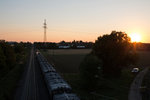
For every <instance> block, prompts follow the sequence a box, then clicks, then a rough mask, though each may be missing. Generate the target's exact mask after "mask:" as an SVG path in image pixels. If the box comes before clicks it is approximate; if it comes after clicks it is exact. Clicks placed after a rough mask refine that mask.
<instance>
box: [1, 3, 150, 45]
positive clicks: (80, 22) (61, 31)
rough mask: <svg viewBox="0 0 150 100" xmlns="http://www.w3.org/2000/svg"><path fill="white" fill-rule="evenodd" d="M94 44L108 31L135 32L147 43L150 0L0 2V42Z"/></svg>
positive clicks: (149, 22)
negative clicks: (79, 41) (85, 42)
mask: <svg viewBox="0 0 150 100" xmlns="http://www.w3.org/2000/svg"><path fill="white" fill-rule="evenodd" d="M44 19H46V20H47V27H48V29H47V41H48V42H50V41H51V42H59V41H61V40H65V41H72V40H83V41H93V42H94V41H95V40H96V39H97V37H98V36H100V35H103V34H109V33H111V31H112V30H116V31H123V32H126V33H127V34H131V33H138V34H140V36H141V42H146V43H148V42H149V43H150V38H149V37H150V0H1V2H0V39H5V40H7V41H31V42H33V41H43V35H44V33H43V22H44Z"/></svg>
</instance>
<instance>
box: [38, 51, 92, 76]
mask: <svg viewBox="0 0 150 100" xmlns="http://www.w3.org/2000/svg"><path fill="white" fill-rule="evenodd" d="M41 51H42V53H43V54H44V56H45V57H46V58H47V60H48V61H49V62H50V63H52V64H54V65H55V68H56V70H57V71H58V72H60V73H77V72H78V67H79V65H80V62H81V61H82V60H83V58H84V57H85V55H86V54H88V53H90V52H91V49H57V50H48V51H46V52H44V51H43V50H41Z"/></svg>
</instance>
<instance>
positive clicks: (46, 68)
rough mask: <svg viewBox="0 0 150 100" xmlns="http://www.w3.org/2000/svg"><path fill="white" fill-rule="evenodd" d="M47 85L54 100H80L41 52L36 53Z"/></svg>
mask: <svg viewBox="0 0 150 100" xmlns="http://www.w3.org/2000/svg"><path fill="white" fill-rule="evenodd" d="M36 57H37V60H38V62H39V65H40V68H41V70H42V74H43V76H44V80H45V83H46V85H47V88H48V91H49V94H50V97H51V98H52V100H80V99H79V98H78V97H77V96H76V94H74V93H72V88H71V87H70V85H69V84H68V83H67V82H66V81H65V80H64V79H63V78H62V77H61V76H60V75H59V74H58V73H57V72H56V70H55V69H54V67H53V66H52V65H51V64H49V63H48V61H47V60H46V59H45V58H44V56H43V55H42V54H41V53H40V52H38V51H37V52H36Z"/></svg>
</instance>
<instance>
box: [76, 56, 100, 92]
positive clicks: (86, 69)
mask: <svg viewBox="0 0 150 100" xmlns="http://www.w3.org/2000/svg"><path fill="white" fill-rule="evenodd" d="M101 67H102V61H100V60H99V59H98V58H97V57H96V56H94V55H91V54H89V55H87V56H86V57H85V58H84V60H83V61H82V62H81V64H80V68H79V69H80V77H81V80H82V86H83V87H84V88H86V89H88V90H91V89H92V90H93V89H95V87H96V86H97V84H98V82H99V78H100V77H101Z"/></svg>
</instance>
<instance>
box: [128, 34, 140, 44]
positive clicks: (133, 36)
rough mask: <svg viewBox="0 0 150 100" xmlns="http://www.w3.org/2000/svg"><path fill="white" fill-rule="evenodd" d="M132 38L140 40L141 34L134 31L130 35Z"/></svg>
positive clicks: (135, 40) (132, 40)
mask: <svg viewBox="0 0 150 100" xmlns="http://www.w3.org/2000/svg"><path fill="white" fill-rule="evenodd" d="M129 36H130V38H131V42H140V41H141V36H140V35H139V34H138V33H132V34H130V35H129Z"/></svg>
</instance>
